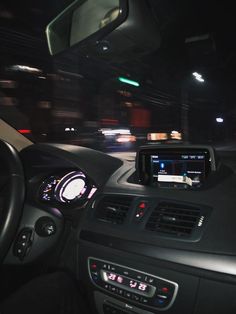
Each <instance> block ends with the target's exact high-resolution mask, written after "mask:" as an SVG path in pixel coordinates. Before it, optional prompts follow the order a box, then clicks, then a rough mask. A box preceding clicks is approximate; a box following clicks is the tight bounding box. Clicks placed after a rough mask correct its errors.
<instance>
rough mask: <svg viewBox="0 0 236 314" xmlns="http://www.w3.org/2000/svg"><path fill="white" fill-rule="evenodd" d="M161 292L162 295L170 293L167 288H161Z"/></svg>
mask: <svg viewBox="0 0 236 314" xmlns="http://www.w3.org/2000/svg"><path fill="white" fill-rule="evenodd" d="M161 291H162V292H163V293H169V292H170V290H169V288H167V287H163V288H161Z"/></svg>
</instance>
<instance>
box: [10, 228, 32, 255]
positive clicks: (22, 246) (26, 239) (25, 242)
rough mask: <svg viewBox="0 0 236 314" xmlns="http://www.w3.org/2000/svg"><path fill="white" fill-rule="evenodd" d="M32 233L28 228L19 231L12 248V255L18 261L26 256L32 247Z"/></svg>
mask: <svg viewBox="0 0 236 314" xmlns="http://www.w3.org/2000/svg"><path fill="white" fill-rule="evenodd" d="M32 237H33V231H32V229H30V228H24V229H22V230H21V231H20V233H19V235H18V237H17V239H16V242H15V244H14V247H13V251H14V255H15V256H17V257H18V258H19V259H20V260H23V259H24V257H25V256H26V255H27V254H28V252H29V250H30V247H31V245H32V240H33V239H32Z"/></svg>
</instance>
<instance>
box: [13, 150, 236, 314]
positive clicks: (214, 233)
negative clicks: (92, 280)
mask: <svg viewBox="0 0 236 314" xmlns="http://www.w3.org/2000/svg"><path fill="white" fill-rule="evenodd" d="M20 157H21V159H22V162H23V166H24V171H25V175H26V180H27V204H26V207H27V211H28V213H29V212H30V211H33V212H34V213H35V215H34V214H32V213H31V217H30V219H31V220H30V221H31V225H32V228H33V225H34V222H33V220H32V219H33V217H36V218H37V219H38V217H39V216H43V215H45V213H48V214H49V216H50V217H52V218H53V217H54V215H53V212H52V210H53V208H54V210H55V209H56V210H57V211H59V212H60V213H61V218H59V217H58V218H59V219H58V221H57V227H58V230H59V229H60V228H61V229H62V225H63V219H65V220H66V219H68V217H69V219H72V220H76V219H79V221H77V222H76V224H75V226H76V234H77V239H76V241H77V242H76V243H77V245H78V248H77V246H74V247H73V250H75V251H76V250H77V249H78V265H80V267H79V270H76V271H77V274H78V278H79V280H82V281H83V282H84V283H85V285H86V286H87V289H88V291H89V293H92V294H93V288H92V286H91V285H90V284H89V283H88V280H89V276H88V274H86V271H85V269H84V267H87V258H88V257H89V256H94V257H95V258H99V259H102V260H107V261H110V260H111V262H113V263H114V264H116V263H117V264H120V265H124V266H125V265H127V267H130V268H135V265H136V264H137V269H139V270H140V271H143V272H149V273H153V274H154V275H156V276H160V277H163V278H167V279H168V280H170V281H172V280H173V281H175V282H177V283H178V284H179V296H178V297H177V298H176V308H175V307H173V310H172V309H170V312H169V310H168V313H181V309H183V308H184V309H187V310H188V311H191V310H192V309H193V306H194V304H195V303H194V302H195V301H194V300H195V298H196V295H195V294H196V292H197V286H198V281H199V280H200V279H199V278H201V277H204V278H206V281H207V280H209V281H211V280H215V281H223V282H225V283H226V284H229V283H231V284H232V283H235V282H236V272H235V264H236V246H235V242H236V232H235V221H236V210H235V204H236V193H235V188H236V172H235V169H236V167H235V162H234V158H235V157H234V155H230V156H227V157H228V158H229V159H230V162H228V161H229V160H228V161H227V164H228V165H226V164H225V163H224V159H223V160H222V161H221V163H219V166H218V167H217V169H216V170H217V171H214V172H212V173H211V174H210V175H209V176H208V178H207V181H206V182H205V184H204V186H203V187H202V188H201V189H197V190H178V189H160V188H157V187H152V186H144V185H141V184H139V182H138V180H137V176H136V169H135V163H134V162H128V161H125V160H120V159H117V158H114V157H111V156H109V155H106V154H103V153H100V152H96V151H93V150H90V149H86V148H82V147H76V146H70V145H61V144H58V145H56V144H37V145H32V146H30V147H28V148H27V149H24V150H23V151H22V152H21V154H20ZM73 171H75V172H76V173H79V174H80V175H81V173H82V174H84V175H85V176H86V178H87V179H88V182H91V184H93V185H94V186H95V187H96V189H97V190H96V193H95V194H94V195H93V197H92V198H91V199H90V200H89V201H88V202H85V203H84V204H83V206H82V207H80V206H77V205H76V206H74V207H73V208H71V207H70V206H68V204H66V202H62V203H61V204H58V203H53V204H50V202H49V203H47V202H45V203H43V202H42V201H41V200H40V199H39V198H38V196H39V188H40V184H42V182H43V180H44V179H45V178H48V177H50V175H51V174H61V173H65V175H66V174H68V173H69V174H70V173H71V172H72V173H73ZM82 181H83V180H82ZM77 183H78V184H84V183H81V181H79V182H77ZM77 183H76V184H77ZM86 183H87V181H86ZM46 190H47V189H46ZM61 196H62V197H71V194H70V193H69V196H68V191H66V193H65V194H63V195H61ZM107 196H108V197H112V201H113V200H114V198H115V199H117V198H122V199H123V201H124V202H125V203H124V204H123V203H122V204H120V203H119V204H118V207H116V205H117V204H115V207H114V204H110V205H109V204H108V205H106V208H108V211H109V213H111V212H113V213H112V214H111V215H110V214H109V215H108V218H107V216H106V214H107V212H106V211H102V212H101V213H99V214H97V212H96V210H97V206H98V204H99V202H100V200H102V199H103V198H104V197H107ZM130 200H131V203H129V202H130ZM160 204H161V207H160V208H159V209H158V210H161V211H162V210H163V206H164V205H163V204H168V206H169V205H170V204H172V205H173V204H174V205H177V207H176V208H175V210H176V211H177V212H178V210H179V209H180V210H182V207H183V208H184V210H185V209H186V208H187V210H189V209H190V210H191V211H192V210H195V209H199V215H198V216H197V218H196V220H195V223H194V224H193V228H197V230H198V232H197V233H196V234H195V233H194V232H195V231H193V233H191V234H190V236H188V235H187V236H185V235H184V236H182V235H181V236H179V234H180V232H179V229H178V231H177V233H176V232H175V234H174V235H173V234H172V235H169V234H168V232H167V233H162V231H160V230H158V231H156V230H150V229H149V230H147V228H146V226H147V224H148V221H149V219H150V217H151V216H152V214H153V212H154V211H155V210H156V208H157V207H158V206H159V205H160ZM137 206H138V207H137ZM139 206H140V207H139ZM168 206H167V209H168V210H169V208H168ZM179 207H180V208H179ZM79 208H80V209H81V210H79V211H78V209H79ZM140 209H141V210H143V209H145V210H144V213H141V212H142V211H140ZM137 210H138V211H137ZM40 211H42V213H41V212H40ZM124 211H127V212H126V213H125V214H124ZM77 212H79V213H80V215H75V213H77ZM117 212H118V213H119V214H120V216H119V217H118V220H117V217H116V213H117ZM36 213H37V215H36ZM68 213H69V216H68ZM140 213H141V214H140ZM38 214H39V215H38ZM159 214H160V213H158V215H159ZM174 214H175V213H174ZM185 214H186V213H185ZM185 214H184V215H185ZM51 215H52V216H51ZM137 215H138V216H137ZM139 215H141V216H139ZM142 215H143V216H142ZM160 215H161V216H160V217H161V218H160V219H159V220H158V226H159V224H160V222H163V221H164V224H167V225H169V224H170V225H171V226H172V223H173V224H175V223H176V222H177V223H178V219H177V220H176V219H175V218H174V216H173V213H171V215H170V214H169V213H167V214H166V213H164V214H163V213H162V212H161V214H160ZM114 217H115V218H114ZM140 217H141V218H140ZM202 217H204V218H202ZM24 219H25V224H26V225H27V223H28V221H29V216H28V214H27V215H26V216H24ZM107 219H108V221H107ZM180 220H182V219H180ZM156 222H157V221H156V220H155V224H154V225H156ZM191 228H192V227H191ZM176 234H177V236H176ZM194 234H195V236H192V235H194ZM51 239H53V238H51ZM51 242H53V241H51ZM45 243H46V242H44V239H43V238H40V239H39V241H38V243H37V246H36V247H35V248H33V249H32V252H33V253H34V256H31V257H30V258H29V261H33V260H34V258H35V257H37V256H38V254H39V255H40V254H41V253H43V252H42V248H43V247H44V245H45ZM47 243H49V242H47ZM48 248H50V245H48ZM116 256H117V258H116ZM11 258H13V257H12V256H11ZM11 261H12V260H11ZM149 264H150V265H152V267H151V266H150V270H147V269H149V266H148V265H149ZM188 278H189V280H188ZM190 279H191V280H190ZM185 282H188V284H187V285H186V286H185V284H184V283H185ZM191 282H192V283H194V289H193V288H191V287H193V285H192V283H191ZM207 284H208V283H207ZM202 285H203V281H202ZM210 285H211V284H210V283H209V286H210ZM204 289H205V288H203V290H204ZM213 295H214V294H212V296H213ZM186 296H187V298H188V299H189V302H188V305H186V306H185V307H182V305H183V302H184V300H185V299H186ZM190 300H191V302H190ZM200 308H201V304H199V309H200ZM175 309H177V311H176V312H175ZM219 313H220V312H219Z"/></svg>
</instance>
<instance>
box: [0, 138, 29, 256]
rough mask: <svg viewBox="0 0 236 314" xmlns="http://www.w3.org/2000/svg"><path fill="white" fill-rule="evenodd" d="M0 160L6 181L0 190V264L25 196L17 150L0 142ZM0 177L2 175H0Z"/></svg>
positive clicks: (14, 229) (22, 173) (13, 234)
mask: <svg viewBox="0 0 236 314" xmlns="http://www.w3.org/2000/svg"><path fill="white" fill-rule="evenodd" d="M0 159H1V163H2V164H3V165H4V170H6V180H5V181H4V185H3V186H1V189H0V200H1V203H0V262H1V261H2V260H3V258H4V257H5V255H6V253H7V252H8V250H9V248H10V246H11V244H12V242H13V240H14V237H15V234H16V231H17V227H18V224H19V221H20V217H21V214H22V209H23V203H24V196H25V181H24V172H23V167H22V164H21V161H20V158H19V156H18V152H17V150H16V149H15V148H14V147H13V146H12V145H10V144H9V143H7V142H5V141H2V140H0ZM4 174H5V173H4ZM1 177H2V174H1V173H0V178H1ZM1 179H3V178H1ZM1 181H2V180H1Z"/></svg>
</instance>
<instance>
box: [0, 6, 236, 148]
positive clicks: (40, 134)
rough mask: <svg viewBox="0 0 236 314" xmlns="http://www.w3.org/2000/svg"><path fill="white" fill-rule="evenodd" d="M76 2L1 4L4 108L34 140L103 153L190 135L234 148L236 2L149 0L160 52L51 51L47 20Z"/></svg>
mask: <svg viewBox="0 0 236 314" xmlns="http://www.w3.org/2000/svg"><path fill="white" fill-rule="evenodd" d="M71 2H72V1H48V2H45V3H44V2H41V1H37V2H34V1H25V2H24V3H22V4H21V8H19V7H18V6H17V7H16V5H15V4H14V3H13V2H11V1H10V2H9V1H2V2H1V4H0V20H1V25H2V26H1V27H0V42H1V45H0V56H1V70H0V117H1V118H2V119H4V120H5V121H7V122H8V123H9V124H10V125H12V126H13V127H15V128H16V129H17V130H18V131H19V132H20V133H22V134H23V135H25V136H26V137H28V138H30V139H31V140H33V141H34V142H56V143H68V144H74V145H80V146H86V147H91V148H94V149H98V150H102V151H105V152H111V151H135V150H136V149H137V148H138V147H139V146H140V145H144V144H145V145H146V144H147V145H152V144H160V143H162V144H172V143H193V144H209V145H213V146H215V147H216V148H217V149H222V150H234V148H236V104H235V86H236V77H235V73H236V71H235V70H236V56H235V52H236V47H235V40H234V37H235V30H236V28H235V18H234V10H233V5H231V4H230V2H229V3H227V2H223V3H222V2H220V3H219V4H218V3H216V2H215V1H197V2H196V1H181V4H180V3H179V2H178V1H167V0H150V1H149V5H150V7H151V10H150V12H152V14H153V15H154V16H155V19H156V21H157V23H158V25H159V29H160V32H161V45H160V48H158V49H157V50H156V51H152V52H149V51H146V53H143V54H142V55H136V54H135V52H134V53H133V55H132V56H129V58H128V57H127V58H123V59H122V58H121V59H119V60H110V61H109V60H105V59H102V58H94V57H91V56H88V55H86V54H83V52H82V51H78V50H77V49H69V50H68V51H67V52H65V53H63V54H59V55H58V56H56V57H54V58H52V57H51V56H50V54H49V50H48V47H47V43H46V36H45V28H46V25H47V24H48V23H49V21H50V20H52V18H53V17H55V16H56V15H57V14H58V13H59V12H60V11H61V10H62V9H63V8H65V7H66V6H67V5H68V4H70V3H71Z"/></svg>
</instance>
